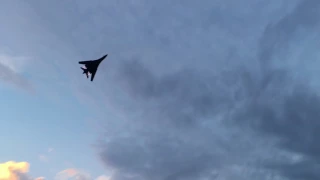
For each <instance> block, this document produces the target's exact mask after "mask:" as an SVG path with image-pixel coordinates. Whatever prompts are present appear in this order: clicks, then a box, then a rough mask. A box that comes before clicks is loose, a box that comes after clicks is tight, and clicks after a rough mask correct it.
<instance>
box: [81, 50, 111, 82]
mask: <svg viewBox="0 0 320 180" xmlns="http://www.w3.org/2000/svg"><path fill="white" fill-rule="evenodd" d="M107 56H108V54H106V55H104V56H102V57H101V58H99V59H97V60H90V61H79V64H84V65H85V68H84V67H80V68H81V69H82V70H83V73H82V74H86V75H87V78H89V74H91V81H93V78H94V76H95V75H96V72H97V70H98V66H99V65H100V63H101V62H102V61H103V60H104V59H105V58H106V57H107Z"/></svg>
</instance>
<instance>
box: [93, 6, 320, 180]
mask: <svg viewBox="0 0 320 180" xmlns="http://www.w3.org/2000/svg"><path fill="white" fill-rule="evenodd" d="M139 2H140V3H137V4H129V5H124V4H121V3H120V4H115V3H109V5H106V6H110V7H114V6H116V5H118V6H117V7H119V8H120V10H122V11H123V12H124V13H126V14H125V15H126V16H125V15H123V16H120V15H119V16H116V14H117V12H113V13H114V14H115V16H116V17H117V18H120V19H117V23H115V24H120V25H118V26H116V27H117V28H118V30H119V31H117V33H118V34H116V33H115V32H114V31H108V33H109V36H110V37H111V36H112V37H113V38H115V41H116V42H118V43H119V44H120V45H119V44H117V46H116V47H119V46H121V41H117V40H116V38H117V37H118V38H119V37H120V36H121V33H123V34H122V37H124V38H126V41H124V42H126V43H124V44H123V49H126V50H127V51H128V49H130V48H133V49H134V50H137V51H141V52H136V53H135V54H136V55H137V58H136V59H137V60H124V62H119V63H118V64H117V63H114V64H109V67H108V68H109V69H108V73H110V74H112V75H115V77H116V78H115V79H114V80H113V81H112V82H108V83H106V86H105V87H106V89H108V91H107V90H106V91H107V92H115V91H113V90H112V88H114V89H116V87H120V88H119V89H117V90H119V92H117V93H116V94H108V93H106V96H112V98H110V102H108V103H111V104H113V106H114V107H117V108H118V110H119V111H120V113H122V114H123V116H124V118H123V119H113V120H110V119H108V120H106V123H105V126H106V136H105V139H104V140H103V143H101V144H100V146H99V148H100V152H99V157H100V158H101V160H102V162H103V163H104V165H106V166H107V168H109V169H113V170H114V174H113V176H112V179H113V180H136V179H137V180H149V179H152V180H179V179H192V180H195V179H205V178H207V179H223V178H225V179H231V180H233V179H237V180H239V179H245V180H251V179H261V180H267V179H270V177H274V178H276V177H278V178H280V179H297V180H298V179H303V180H313V179H319V178H320V174H319V171H318V165H317V164H318V163H319V160H320V159H319V157H320V156H319V152H318V151H319V150H320V149H319V147H318V145H317V142H316V140H317V139H318V137H319V135H318V134H319V133H318V132H319V123H317V120H318V118H319V117H318V116H320V114H319V113H318V111H319V110H318V108H319V105H320V99H319V97H318V94H317V91H316V89H315V88H314V87H312V86H311V85H310V84H309V82H310V81H311V80H310V81H307V80H308V78H309V77H310V73H309V72H307V71H308V69H307V68H306V67H308V65H307V63H311V62H315V61H316V59H314V58H312V57H314V56H310V57H311V58H310V57H309V56H308V57H309V58H304V59H302V60H300V59H299V58H301V57H303V56H299V57H297V56H295V55H297V53H298V52H297V51H305V52H309V50H308V49H309V48H313V47H314V46H309V45H308V44H302V42H304V40H306V39H310V37H314V38H318V37H319V36H317V35H316V34H317V30H319V26H318V25H319V23H318V22H319V18H318V17H319V12H320V11H319V10H320V9H319V5H320V2H319V1H318V0H301V1H270V3H268V4H263V3H265V2H266V1H256V0H255V1H253V0H252V1H249V0H248V1H247V2H248V3H241V4H239V3H235V2H236V1H232V0H230V1H224V3H223V2H222V1H221V2H216V1H214V2H216V3H214V2H213V1H203V4H201V3H194V1H192V2H191V1H174V2H172V3H171V1H170V2H169V1H163V2H161V3H160V1H159V3H155V2H153V1H152V2H149V1H148V2H149V3H146V2H144V1H139ZM237 2H238V1H237ZM289 2H290V4H288V3H289ZM297 2H299V3H297ZM110 4H112V5H110ZM234 4H236V6H233V5H234ZM243 4H245V5H243ZM294 5H295V7H294V8H292V7H293V6H294ZM248 6H250V7H251V8H248ZM130 7H132V8H130ZM109 9H110V8H109ZM139 10H141V11H139ZM189 11H190V13H186V12H189ZM165 12H166V13H165ZM193 12H194V13H193ZM196 12H197V13H196ZM200 12H201V13H200ZM111 14H112V13H111ZM124 16H125V17H124ZM106 17H107V16H106ZM129 17H132V18H131V19H130V18H129ZM128 18H129V19H130V20H127V19H128ZM114 19H116V18H115V17H114ZM199 19H201V21H200V20H199ZM120 20H123V22H124V23H122V24H121V23H118V22H122V21H120ZM125 20H126V21H125ZM110 21H114V20H112V19H110ZM128 24H129V25H130V27H131V28H126V27H125V25H128ZM122 26H123V27H122ZM109 28H110V27H108V28H106V31H107V29H109ZM117 28H116V29H117ZM113 33H114V34H113ZM110 34H111V35H110ZM113 35H114V36H113ZM133 44H134V45H133ZM110 47H115V46H112V45H110ZM301 48H304V49H302V50H301ZM117 51H119V50H117ZM310 51H311V50H310ZM120 52H121V51H120ZM311 52H313V53H314V52H315V51H311ZM152 53H156V55H154V56H151V55H150V54H152ZM294 53H295V55H293V54H294ZM129 54H130V53H129ZM146 54H148V55H146ZM162 54H163V55H162ZM302 54H303V53H302ZM131 55H132V53H131V54H130V56H131ZM128 57H129V56H128ZM151 57H152V58H151ZM126 58H127V57H126V56H125V55H123V56H121V58H119V59H121V60H123V59H126ZM148 58H150V59H148ZM119 61H120V60H119ZM300 62H303V63H304V65H303V66H300V65H299V64H301V63H300ZM111 66H112V68H111ZM166 66H167V67H166ZM102 74H103V71H100V76H101V77H102V76H103V75H102ZM105 81H110V79H105ZM110 84H112V86H111V85H110ZM124 97H125V98H124ZM113 98H114V99H113ZM120 100H121V101H120Z"/></svg>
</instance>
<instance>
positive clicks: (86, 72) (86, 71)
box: [80, 67, 89, 78]
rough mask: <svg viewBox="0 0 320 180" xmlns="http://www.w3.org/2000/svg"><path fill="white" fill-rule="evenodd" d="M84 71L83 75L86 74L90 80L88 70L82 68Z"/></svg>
mask: <svg viewBox="0 0 320 180" xmlns="http://www.w3.org/2000/svg"><path fill="white" fill-rule="evenodd" d="M80 68H81V69H82V70H83V73H82V74H86V75H87V78H89V74H88V70H87V69H85V68H83V67H80Z"/></svg>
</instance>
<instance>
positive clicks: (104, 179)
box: [96, 175, 110, 180]
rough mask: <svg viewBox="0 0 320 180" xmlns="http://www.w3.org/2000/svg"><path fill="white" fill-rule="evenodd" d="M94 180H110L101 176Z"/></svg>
mask: <svg viewBox="0 0 320 180" xmlns="http://www.w3.org/2000/svg"><path fill="white" fill-rule="evenodd" d="M96 180H110V177H109V176H105V175H102V176H99V177H97V178H96Z"/></svg>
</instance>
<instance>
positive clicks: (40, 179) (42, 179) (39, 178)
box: [35, 177, 46, 180]
mask: <svg viewBox="0 0 320 180" xmlns="http://www.w3.org/2000/svg"><path fill="white" fill-rule="evenodd" d="M45 179H46V178H44V177H38V178H36V179H35V180H45Z"/></svg>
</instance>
